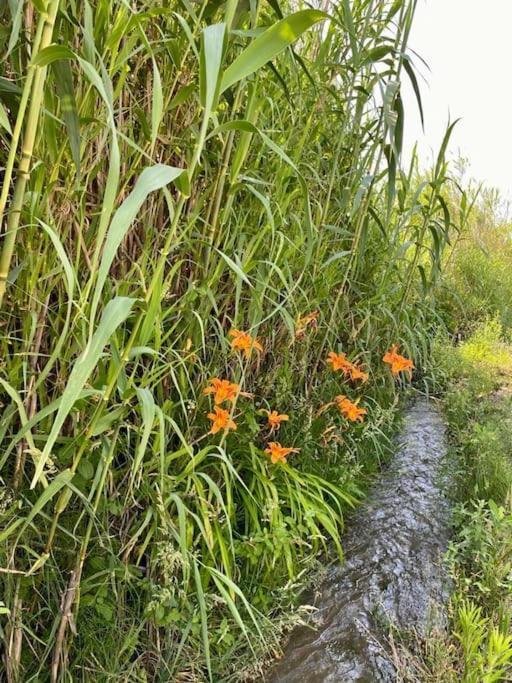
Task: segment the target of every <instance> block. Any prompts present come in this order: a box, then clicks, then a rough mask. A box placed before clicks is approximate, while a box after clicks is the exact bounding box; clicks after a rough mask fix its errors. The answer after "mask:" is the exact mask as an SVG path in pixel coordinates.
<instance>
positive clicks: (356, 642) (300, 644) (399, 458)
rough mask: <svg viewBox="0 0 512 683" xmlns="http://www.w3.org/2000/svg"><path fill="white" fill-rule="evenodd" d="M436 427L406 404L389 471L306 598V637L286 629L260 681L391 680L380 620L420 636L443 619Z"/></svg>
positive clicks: (432, 413)
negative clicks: (309, 613) (341, 559)
mask: <svg viewBox="0 0 512 683" xmlns="http://www.w3.org/2000/svg"><path fill="white" fill-rule="evenodd" d="M445 455H446V442H445V428H444V424H443V422H442V419H441V417H440V415H439V414H438V412H437V411H436V410H435V408H434V407H433V406H432V405H431V404H430V403H428V402H427V401H425V400H420V401H417V402H416V403H415V404H414V405H412V406H411V407H410V408H409V409H408V411H407V413H406V417H405V422H404V427H403V430H402V434H401V438H400V439H399V440H398V442H397V450H396V454H395V456H394V458H393V459H392V462H391V463H390V466H389V468H388V469H387V470H386V472H385V473H384V474H383V475H382V477H381V478H380V479H379V482H378V483H377V484H376V485H375V487H374V488H373V490H372V492H371V494H370V497H369V499H368V501H367V502H366V503H365V504H364V505H362V506H361V507H360V508H359V509H358V510H357V512H356V513H355V514H354V516H353V518H352V520H351V523H350V525H349V528H348V529H347V533H346V534H345V536H344V549H345V556H346V562H345V563H344V564H343V566H341V567H340V566H339V565H338V566H335V567H333V568H332V569H331V570H330V572H329V573H328V575H327V578H326V580H325V581H324V583H323V584H322V585H321V586H320V589H319V591H318V593H317V598H316V600H315V604H316V607H317V608H318V612H316V613H315V616H314V617H313V619H312V623H313V626H314V627H315V630H312V629H311V628H306V627H300V628H297V629H295V630H294V631H293V632H292V633H291V635H290V639H289V642H288V645H287V646H286V647H285V650H284V654H283V657H282V658H281V659H280V660H279V661H278V662H277V663H276V664H275V665H274V666H273V668H272V669H271V670H270V672H269V673H268V674H267V676H266V678H265V680H266V681H267V682H268V683H295V682H299V681H300V682H301V683H320V682H322V683H334V682H336V683H348V682H350V681H361V682H363V683H378V682H385V683H388V682H391V681H395V679H396V674H395V670H394V668H393V665H392V664H391V663H390V661H389V659H388V657H386V654H385V650H384V647H385V642H386V637H387V633H388V631H389V625H390V623H393V624H395V625H396V626H398V627H400V628H406V629H415V630H416V631H418V632H420V633H424V632H426V631H428V630H429V629H430V628H431V627H433V626H437V627H439V626H442V624H443V623H444V621H445V613H444V609H443V604H444V603H445V602H446V598H447V592H448V581H447V577H446V572H445V570H444V568H443V566H442V554H443V553H444V552H445V550H446V548H447V544H448V539H449V529H450V515H449V512H450V510H449V504H448V500H447V497H446V494H445V490H446V477H445V476H444V474H443V473H444V472H445V471H446V468H445V467H444V457H445Z"/></svg>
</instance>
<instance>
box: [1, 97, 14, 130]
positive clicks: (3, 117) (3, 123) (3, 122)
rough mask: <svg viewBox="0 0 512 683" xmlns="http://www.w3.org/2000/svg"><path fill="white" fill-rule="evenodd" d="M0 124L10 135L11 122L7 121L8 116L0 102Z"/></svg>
mask: <svg viewBox="0 0 512 683" xmlns="http://www.w3.org/2000/svg"><path fill="white" fill-rule="evenodd" d="M0 126H1V127H2V128H5V130H6V131H7V132H8V133H10V134H11V135H12V129H11V124H10V123H9V117H8V116H7V112H6V111H5V107H4V105H3V104H2V103H1V102H0Z"/></svg>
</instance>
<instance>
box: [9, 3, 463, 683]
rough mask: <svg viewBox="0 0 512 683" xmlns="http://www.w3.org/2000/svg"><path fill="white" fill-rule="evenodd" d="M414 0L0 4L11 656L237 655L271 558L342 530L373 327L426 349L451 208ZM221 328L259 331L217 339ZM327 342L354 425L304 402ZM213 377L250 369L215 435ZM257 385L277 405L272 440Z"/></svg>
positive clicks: (115, 674)
mask: <svg viewBox="0 0 512 683" xmlns="http://www.w3.org/2000/svg"><path fill="white" fill-rule="evenodd" d="M414 6H415V2H414V1H407V0H395V1H394V2H388V1H385V0H350V1H349V0H343V1H342V2H339V3H336V4H328V5H326V6H325V8H324V9H325V11H320V10H316V9H311V8H307V7H305V6H304V7H302V6H300V7H299V6H295V5H294V6H292V5H291V4H287V3H278V2H276V1H272V2H269V3H263V2H257V1H256V2H251V3H246V2H243V1H240V2H234V1H233V0H228V1H226V2H212V1H206V0H205V1H204V2H198V3H190V2H188V1H187V0H182V1H178V0H176V1H174V0H173V1H172V2H169V3H163V4H162V3H156V2H154V1H153V0H146V1H144V0H141V1H139V2H137V3H135V4H133V3H132V4H131V5H130V4H128V3H125V2H123V1H122V0H98V1H97V2H94V3H91V2H87V0H85V1H84V2H83V3H75V2H64V0H61V1H60V3H59V2H57V1H56V0H52V2H45V1H44V0H38V1H37V2H34V3H33V4H32V3H30V2H29V3H25V4H24V3H22V2H21V0H12V1H11V2H9V3H7V5H3V6H2V8H1V9H0V13H1V15H2V20H3V21H2V24H1V25H2V29H1V31H0V50H1V53H2V57H3V59H2V62H1V64H2V66H1V69H2V75H1V77H0V103H1V105H0V136H1V138H2V152H1V162H2V166H3V168H4V169H5V170H4V183H3V188H2V194H1V197H2V202H1V205H0V209H1V211H0V213H1V214H2V215H3V226H4V228H3V230H4V232H3V237H2V244H1V248H2V251H1V255H0V264H1V267H0V277H4V276H5V278H6V280H5V284H6V292H5V294H3V308H2V310H3V318H2V329H1V339H0V344H1V361H0V391H1V399H2V410H3V415H2V420H1V425H0V439H1V444H2V447H1V453H0V467H1V477H2V483H3V487H4V488H3V494H2V499H1V500H2V502H1V512H2V530H1V531H0V540H1V545H0V559H1V567H2V573H1V574H0V576H1V579H2V583H3V590H2V601H3V603H4V606H2V607H1V608H0V610H1V612H2V614H0V619H1V635H2V640H3V656H4V665H5V668H6V672H7V673H6V675H7V678H8V680H9V681H17V680H24V681H31V680H50V679H51V680H75V679H77V678H78V679H82V680H111V679H115V680H137V681H139V680H146V679H147V680H204V679H206V680H208V679H210V680H221V678H222V679H224V678H227V679H229V678H231V679H236V678H237V676H238V675H239V673H240V672H239V667H238V665H237V661H238V659H237V658H238V657H239V656H240V652H247V651H248V650H253V652H254V653H255V654H257V653H258V652H260V651H261V650H262V649H265V648H267V649H268V648H272V647H273V645H272V643H273V638H274V637H275V636H274V628H273V624H272V621H273V619H271V618H270V617H271V615H272V614H273V612H272V610H275V609H276V606H277V605H278V604H279V602H280V600H282V599H283V598H282V596H281V591H282V589H283V587H284V586H285V584H287V582H294V581H296V580H297V577H299V576H300V575H301V573H302V572H303V571H304V570H306V569H307V568H308V567H310V566H311V562H312V560H313V559H314V558H315V557H318V554H319V553H320V552H321V551H322V550H323V549H326V548H327V546H328V544H329V542H332V543H333V544H334V546H335V547H336V548H337V550H338V552H339V553H341V545H340V542H339V537H340V534H341V531H342V528H343V518H344V514H345V511H346V509H347V508H348V507H350V506H352V505H353V504H354V503H355V502H356V501H357V499H358V497H359V496H360V491H359V488H360V483H361V481H362V477H363V476H364V474H368V473H369V472H371V471H374V470H375V469H376V467H377V466H378V462H379V458H380V457H382V455H383V454H384V452H385V450H386V448H387V441H386V438H387V437H386V435H387V434H388V433H389V429H390V425H391V423H392V419H393V414H394V410H393V407H394V405H395V403H396V388H395V385H394V383H393V381H392V380H391V378H390V376H389V375H388V374H386V371H385V370H384V369H383V368H382V364H381V357H382V354H383V353H384V352H385V351H386V349H387V348H388V346H389V345H390V344H391V343H400V344H401V345H402V347H403V349H405V351H406V352H407V353H408V354H409V355H410V356H411V357H412V358H413V359H414V361H415V363H416V365H417V366H418V367H421V365H422V363H423V362H424V361H425V360H426V359H427V358H428V357H429V354H430V338H431V336H432V333H433V331H434V330H435V327H436V325H437V324H438V315H437V312H436V304H435V291H436V286H437V283H438V281H439V278H440V276H441V271H442V264H443V253H444V250H445V247H446V244H447V242H448V240H449V239H450V234H451V233H453V232H454V230H457V229H459V228H460V225H458V224H457V225H454V221H455V220H456V221H457V222H460V221H464V220H465V214H464V211H462V212H461V213H460V217H459V215H456V216H454V217H453V218H452V217H451V215H450V211H449V210H448V206H447V204H446V201H445V200H444V198H443V197H444V190H443V188H444V187H445V186H446V184H447V183H448V182H449V178H448V176H447V168H446V164H445V161H444V152H445V149H446V144H447V142H448V138H449V134H450V129H449V130H448V132H447V135H446V138H445V140H444V142H443V145H442V148H441V150H440V154H439V158H438V160H437V163H436V164H435V167H434V168H433V170H432V172H431V174H430V175H429V177H428V178H426V179H425V180H424V181H421V182H420V181H417V180H416V178H417V174H416V170H415V162H414V160H413V162H412V164H411V166H410V167H406V168H405V167H404V164H403V162H402V136H403V126H404V117H405V112H404V110H403V105H402V100H401V97H400V89H401V83H402V80H403V79H409V80H411V81H412V84H413V87H414V89H415V90H416V91H418V84H417V80H416V76H415V71H414V63H413V59H412V56H411V54H409V53H408V52H407V38H408V34H409V31H410V27H411V22H412V19H413V14H414ZM54 12H55V13H56V14H55V22H53V21H52V16H53V13H54ZM48 17H50V21H48ZM418 105H419V106H420V108H421V100H420V99H419V91H418ZM0 292H3V286H2V289H0ZM314 311H318V321H317V324H316V325H311V326H309V327H308V329H307V330H306V333H305V334H299V335H297V328H298V320H299V319H300V318H301V317H303V316H304V315H306V314H309V313H312V312H314ZM231 328H238V329H242V330H248V331H250V333H251V334H252V335H253V336H257V337H258V339H259V340H260V341H261V343H262V344H263V347H264V352H263V353H262V354H257V353H254V354H253V355H252V356H251V357H250V358H249V359H247V358H245V356H243V355H237V354H234V353H233V352H232V351H231V349H230V347H229V338H228V336H227V335H228V332H229V330H230V329H231ZM332 350H334V351H340V350H343V351H345V352H347V353H348V354H349V356H350V358H352V359H357V360H358V361H360V362H362V363H364V364H366V366H367V368H368V369H369V371H370V380H369V382H368V384H367V385H366V386H365V387H364V389H362V390H356V388H354V387H350V386H349V385H348V384H347V383H345V384H344V385H343V386H342V388H341V390H343V392H344V393H346V394H348V395H350V396H351V397H352V398H354V399H355V398H356V397H358V396H361V395H362V394H364V404H365V405H366V407H367V408H368V420H367V422H366V423H365V424H364V425H361V426H356V427H350V428H347V425H346V423H344V422H343V420H342V419H341V417H340V416H337V415H336V414H335V411H334V412H333V411H332V410H327V409H322V408H321V406H325V405H326V404H327V403H329V402H330V401H332V398H333V396H334V395H335V394H336V393H339V392H340V381H339V379H338V378H336V377H333V375H332V373H331V372H330V371H328V370H327V369H326V368H325V362H324V361H325V357H326V354H327V352H328V351H332ZM212 376H218V377H226V378H228V379H230V380H231V381H234V382H236V383H238V384H240V385H241V386H242V389H243V390H244V391H245V392H248V393H250V394H251V396H249V397H244V396H240V397H239V398H238V400H237V402H236V405H235V407H234V409H233V410H234V413H233V416H234V417H235V419H236V422H237V424H238V430H237V431H236V432H233V433H230V434H228V435H227V436H222V437H219V436H215V437H213V436H209V435H207V432H208V430H209V424H208V421H207V419H206V417H205V415H206V413H207V412H208V411H209V409H210V400H209V398H207V397H205V396H204V395H203V390H204V388H205V386H206V383H207V380H208V379H210V378H211V377H212ZM262 408H276V409H278V410H279V411H280V412H286V413H288V414H289V415H290V421H289V422H288V423H287V424H286V425H285V426H284V427H282V428H281V433H280V436H279V439H280V440H281V441H282V443H283V444H285V445H289V446H295V447H300V448H301V453H300V454H298V455H296V456H294V457H293V458H292V459H291V460H290V461H289V463H288V464H286V465H277V466H272V465H271V463H270V462H269V460H268V458H267V457H266V456H265V454H264V452H263V449H264V447H265V439H264V436H265V427H263V426H262V423H263V421H264V420H263V418H262V412H261V409H262Z"/></svg>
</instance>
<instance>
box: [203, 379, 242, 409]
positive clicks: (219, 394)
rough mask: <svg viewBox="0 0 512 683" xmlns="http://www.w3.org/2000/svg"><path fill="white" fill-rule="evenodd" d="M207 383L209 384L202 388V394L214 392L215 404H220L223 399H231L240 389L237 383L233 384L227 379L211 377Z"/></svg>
mask: <svg viewBox="0 0 512 683" xmlns="http://www.w3.org/2000/svg"><path fill="white" fill-rule="evenodd" d="M208 383H209V384H210V386H209V387H206V389H204V390H203V394H205V395H206V394H214V401H215V405H220V404H221V403H224V401H233V400H234V399H235V398H236V396H237V394H238V392H239V391H240V385H239V384H233V382H230V381H228V380H227V379H219V378H218V377H213V378H212V379H210V380H208Z"/></svg>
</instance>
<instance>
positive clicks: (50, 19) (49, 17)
mask: <svg viewBox="0 0 512 683" xmlns="http://www.w3.org/2000/svg"><path fill="white" fill-rule="evenodd" d="M58 9H59V0H50V3H49V5H48V7H47V12H46V14H43V15H41V17H40V20H39V26H38V35H39V31H40V35H41V38H40V41H38V38H37V36H36V45H35V47H37V50H35V52H36V51H38V50H39V48H40V49H41V50H44V48H45V47H48V45H50V43H51V41H52V36H53V29H54V26H55V18H56V16H57V11H58ZM40 27H41V29H40ZM29 68H30V71H29V76H27V85H28V86H29V87H30V84H32V98H31V101H30V107H29V110H28V115H27V125H26V129H25V137H24V139H23V144H22V147H21V159H20V162H19V165H18V170H17V172H16V184H15V186H14V193H13V197H12V201H11V207H10V211H9V216H8V219H7V225H6V231H5V236H4V244H3V248H2V252H1V254H0V305H1V304H2V300H3V297H4V294H5V290H6V287H7V277H8V275H9V270H10V266H11V260H12V255H13V253H14V247H15V244H16V235H17V232H18V228H19V225H20V218H21V210H22V208H23V200H24V197H25V189H26V186H27V182H28V180H29V178H30V164H31V161H32V153H33V150H34V142H35V138H36V134H37V124H38V121H39V115H40V113H41V104H42V100H43V95H44V83H45V80H46V72H47V67H46V66H33V67H29ZM31 72H33V74H34V75H33V77H31ZM32 81H33V82H32ZM31 82H32V83H31ZM25 92H26V90H25V91H24V93H23V96H25ZM22 99H23V98H22ZM27 99H28V95H27ZM24 104H25V106H26V100H25V102H24ZM23 111H24V109H23ZM23 111H22V112H20V114H22V113H23ZM20 130H21V122H20V116H18V120H17V121H16V129H15V133H17V135H18V136H19V135H20ZM17 142H18V138H15V139H14V140H13V141H12V144H11V150H10V154H9V160H8V164H9V162H11V165H10V167H9V173H8V174H7V173H6V177H5V179H4V185H3V188H2V195H1V198H0V218H1V216H2V214H3V209H4V206H5V203H6V201H7V194H8V188H9V184H10V177H11V175H12V168H13V163H14V158H13V156H14V154H15V151H16V148H17ZM11 158H12V160H11Z"/></svg>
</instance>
